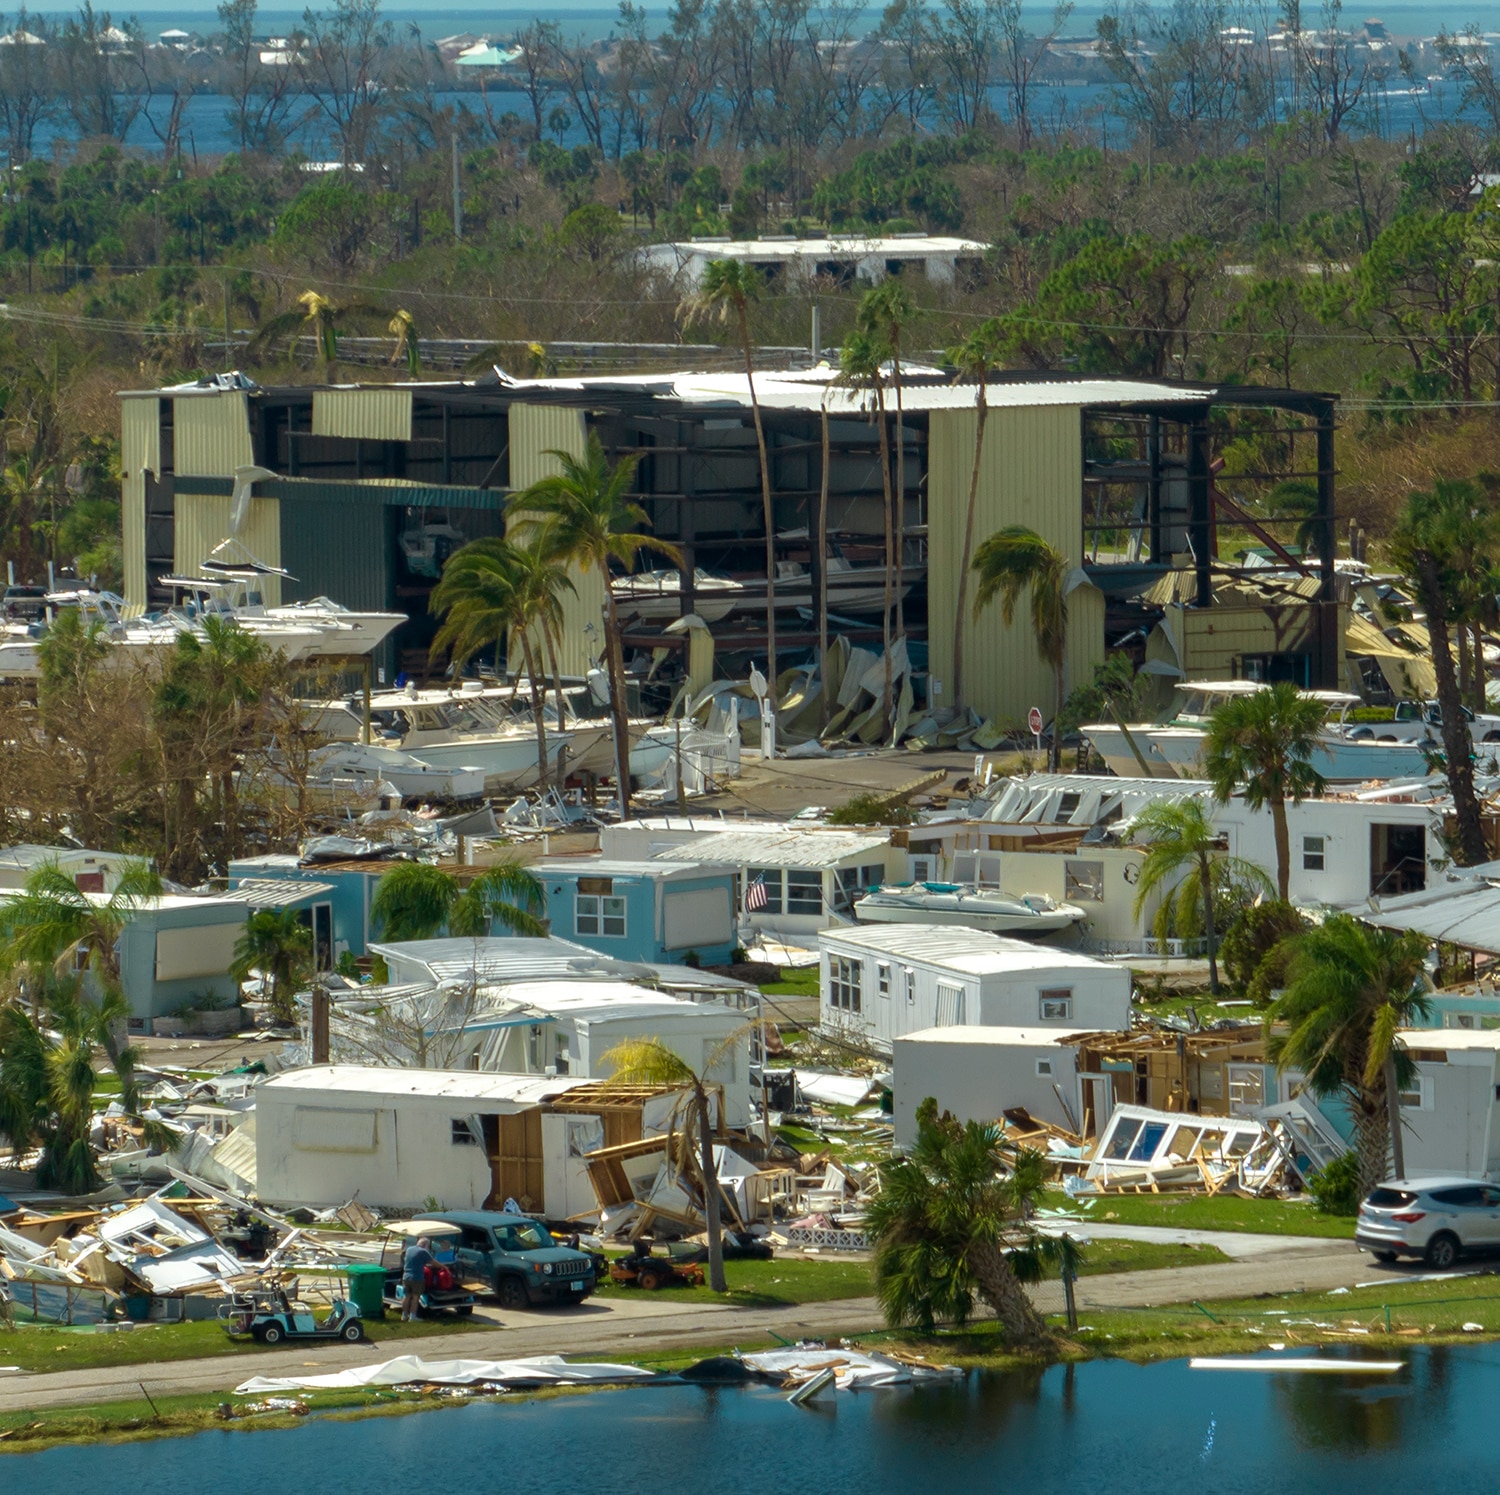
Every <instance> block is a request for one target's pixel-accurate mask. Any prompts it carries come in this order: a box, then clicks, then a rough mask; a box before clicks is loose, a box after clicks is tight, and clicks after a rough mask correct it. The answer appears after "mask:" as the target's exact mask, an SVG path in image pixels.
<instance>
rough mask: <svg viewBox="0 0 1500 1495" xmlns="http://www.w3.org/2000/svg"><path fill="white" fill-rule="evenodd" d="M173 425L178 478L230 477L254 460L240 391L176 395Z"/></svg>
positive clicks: (175, 465) (247, 417)
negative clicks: (238, 468) (236, 469)
mask: <svg viewBox="0 0 1500 1495" xmlns="http://www.w3.org/2000/svg"><path fill="white" fill-rule="evenodd" d="M172 424H173V429H174V431H175V433H176V434H175V437H174V447H173V453H174V458H173V463H172V470H173V471H174V472H175V473H176V474H177V476H178V477H190V476H191V477H224V478H232V477H233V476H234V470H235V468H236V467H248V466H249V465H250V464H251V463H252V462H254V461H255V454H254V452H253V451H252V450H251V446H250V409H249V406H248V405H247V403H246V400H245V394H244V391H243V390H238V389H232V390H225V391H223V392H222V393H218V394H192V395H177V396H176V397H175V398H174V399H173V401H172ZM220 538H222V536H221V537H220Z"/></svg>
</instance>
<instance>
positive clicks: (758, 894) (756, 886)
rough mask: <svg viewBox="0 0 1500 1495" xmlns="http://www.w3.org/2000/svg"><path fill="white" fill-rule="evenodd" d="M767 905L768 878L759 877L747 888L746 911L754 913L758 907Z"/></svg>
mask: <svg viewBox="0 0 1500 1495" xmlns="http://www.w3.org/2000/svg"><path fill="white" fill-rule="evenodd" d="M765 906H766V880H765V878H764V877H757V878H756V879H755V881H754V882H753V883H751V884H750V886H749V887H748V888H746V889H745V912H746V913H747V914H753V913H754V912H755V910H756V909H758V908H764V907H765Z"/></svg>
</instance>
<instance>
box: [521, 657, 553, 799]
mask: <svg viewBox="0 0 1500 1495" xmlns="http://www.w3.org/2000/svg"><path fill="white" fill-rule="evenodd" d="M516 632H517V633H519V634H520V635H521V657H522V658H523V659H524V660H525V661H526V678H527V679H528V680H529V681H530V683H531V720H532V722H533V723H534V724H535V726H536V772H537V783H538V784H540V785H541V787H542V789H543V791H544V792H545V791H546V790H547V789H548V788H550V787H551V784H552V776H551V774H549V773H548V772H547V719H546V717H545V715H544V714H543V713H544V712H545V711H546V708H547V697H546V692H547V683H546V677H545V676H542V677H540V678H538V676H537V669H536V652H535V650H533V648H532V647H531V638H530V635H529V634H528V633H527V632H526V630H525V629H524V628H518V629H517V630H516Z"/></svg>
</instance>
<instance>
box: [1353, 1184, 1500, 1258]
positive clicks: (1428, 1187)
mask: <svg viewBox="0 0 1500 1495" xmlns="http://www.w3.org/2000/svg"><path fill="white" fill-rule="evenodd" d="M1354 1244H1355V1245H1356V1246H1358V1247H1360V1249H1361V1250H1364V1251H1368V1252H1370V1253H1371V1255H1373V1256H1374V1258H1375V1260H1376V1261H1395V1259H1396V1258H1397V1257H1398V1256H1420V1257H1422V1258H1424V1259H1425V1261H1426V1262H1427V1265H1428V1266H1430V1267H1436V1268H1437V1269H1438V1270H1439V1271H1445V1270H1447V1268H1449V1267H1451V1266H1452V1265H1453V1263H1454V1262H1455V1261H1457V1260H1458V1256H1459V1253H1460V1252H1461V1251H1475V1250H1478V1251H1483V1250H1496V1249H1500V1184H1490V1183H1485V1182H1484V1181H1483V1180H1482V1179H1475V1178H1453V1177H1448V1178H1396V1179H1391V1180H1390V1181H1389V1182H1387V1183H1383V1184H1381V1185H1380V1187H1379V1188H1378V1189H1372V1190H1371V1191H1370V1195H1369V1197H1368V1198H1367V1199H1366V1200H1365V1202H1364V1203H1363V1204H1361V1205H1360V1207H1359V1221H1358V1223H1357V1224H1356V1225H1355V1227H1354Z"/></svg>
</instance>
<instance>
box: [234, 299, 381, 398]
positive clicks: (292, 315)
mask: <svg viewBox="0 0 1500 1495" xmlns="http://www.w3.org/2000/svg"><path fill="white" fill-rule="evenodd" d="M297 305H298V306H299V307H300V308H301V310H300V311H288V312H283V313H282V314H281V315H280V316H279V317H272V318H271V319H270V321H268V322H267V323H266V324H265V325H264V326H263V327H260V328H258V329H257V330H256V333H255V336H254V337H253V338H251V339H250V346H249V348H248V349H247V351H248V352H249V353H250V354H252V355H258V354H260V353H263V352H264V351H265V350H266V349H267V348H269V347H270V346H271V345H272V344H273V343H275V342H276V341H277V340H278V339H280V338H283V337H291V338H294V339H295V338H297V337H311V338H312V340H313V355H314V358H315V360H316V362H317V364H318V370H319V373H320V375H321V377H322V379H323V381H324V383H328V382H330V381H331V380H332V379H333V377H334V374H335V372H336V370H337V368H338V361H339V331H340V329H341V328H342V327H343V326H344V325H345V324H347V323H348V322H350V321H352V320H354V319H356V318H359V317H371V316H378V315H379V314H380V312H379V308H378V307H374V306H370V305H368V304H366V303H365V302H362V301H350V302H346V303H345V304H344V305H343V306H340V305H338V304H337V303H336V302H334V301H333V300H332V299H331V298H330V297H328V296H325V295H323V294H322V292H321V291H303V293H302V294H301V295H300V296H298V297H297ZM392 330H393V331H394V327H393V328H392Z"/></svg>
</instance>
